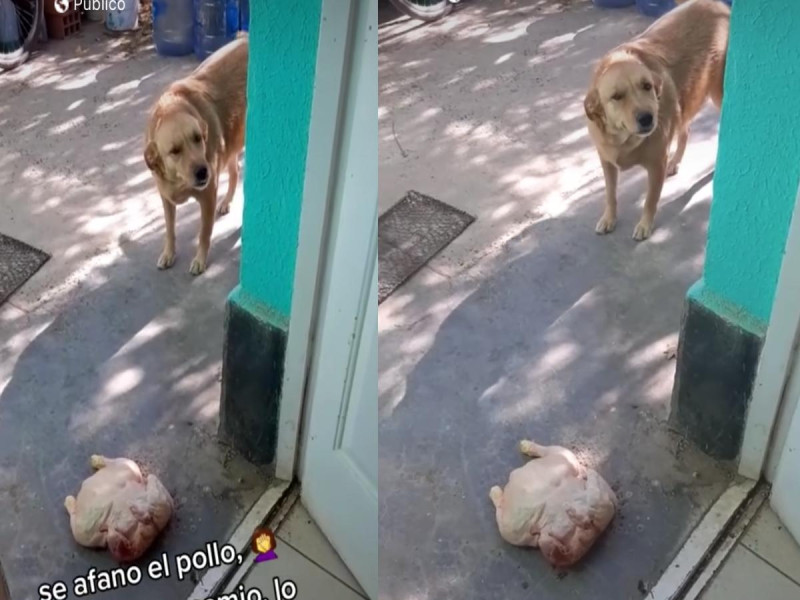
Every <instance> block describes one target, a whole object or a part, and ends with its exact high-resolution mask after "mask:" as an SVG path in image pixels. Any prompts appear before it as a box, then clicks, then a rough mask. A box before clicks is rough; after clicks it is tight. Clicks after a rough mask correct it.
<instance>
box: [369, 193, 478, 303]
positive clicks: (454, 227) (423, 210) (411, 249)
mask: <svg viewBox="0 0 800 600" xmlns="http://www.w3.org/2000/svg"><path fill="white" fill-rule="evenodd" d="M474 220H475V217H473V216H472V215H469V214H467V213H465V212H464V211H461V210H458V209H457V208H453V207H452V206H450V205H449V204H445V203H444V202H440V201H439V200H436V199H434V198H430V197H429V196H425V195H424V194H420V193H419V192H414V191H410V192H408V193H407V194H406V195H405V196H404V197H403V199H402V200H400V202H398V203H397V204H395V205H394V206H393V207H392V208H390V209H389V210H387V211H386V212H385V213H384V214H382V215H381V216H380V218H379V219H378V304H380V303H381V302H383V301H384V300H386V298H388V297H389V296H390V295H391V294H392V292H394V291H395V290H396V289H397V288H398V287H400V286H401V285H402V284H403V283H405V281H406V280H407V279H408V278H409V277H411V276H412V275H413V274H414V273H416V272H417V271H419V270H420V268H422V267H423V266H424V265H425V263H427V262H428V261H429V260H430V259H432V258H433V257H434V256H436V254H438V253H439V252H440V251H441V250H442V249H443V248H444V247H445V246H447V245H448V244H449V243H450V242H452V241H453V240H454V239H456V238H457V237H458V236H459V235H460V234H461V232H463V231H464V230H465V229H466V228H467V227H468V226H469V224H470V223H472V222H473V221H474Z"/></svg>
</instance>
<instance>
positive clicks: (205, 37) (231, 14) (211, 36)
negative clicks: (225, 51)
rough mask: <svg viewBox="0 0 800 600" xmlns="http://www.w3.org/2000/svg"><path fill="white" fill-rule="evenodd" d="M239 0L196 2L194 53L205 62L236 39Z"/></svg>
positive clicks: (205, 0) (200, 0)
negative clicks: (208, 57)
mask: <svg viewBox="0 0 800 600" xmlns="http://www.w3.org/2000/svg"><path fill="white" fill-rule="evenodd" d="M238 31H239V0H194V53H195V54H196V55H197V58H199V59H200V60H203V59H204V58H206V57H207V56H209V55H210V54H213V53H214V52H216V51H217V50H219V49H220V48H222V46H224V45H225V44H227V43H228V42H231V41H233V40H234V39H235V38H236V33H237V32H238Z"/></svg>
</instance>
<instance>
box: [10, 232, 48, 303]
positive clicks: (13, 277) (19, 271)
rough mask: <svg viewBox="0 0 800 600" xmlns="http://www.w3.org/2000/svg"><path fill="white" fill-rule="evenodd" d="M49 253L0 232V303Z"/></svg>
mask: <svg viewBox="0 0 800 600" xmlns="http://www.w3.org/2000/svg"><path fill="white" fill-rule="evenodd" d="M49 258H50V255H49V254H47V253H46V252H42V251H41V250H37V249H36V248H33V247H31V246H29V245H28V244H25V243H23V242H20V241H19V240H15V239H14V238H10V237H8V236H6V235H3V234H2V233H0V304H2V303H3V302H5V301H6V300H8V297H9V296H10V295H11V294H13V293H14V292H15V291H16V290H17V288H19V287H20V286H21V285H22V284H23V283H25V282H26V281H28V279H30V278H31V277H32V276H33V274H34V273H36V271H38V270H39V267H41V266H42V265H43V264H44V263H46V262H47V259H49Z"/></svg>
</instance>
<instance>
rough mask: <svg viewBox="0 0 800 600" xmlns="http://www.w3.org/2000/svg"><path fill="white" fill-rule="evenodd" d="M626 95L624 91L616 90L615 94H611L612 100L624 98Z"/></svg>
mask: <svg viewBox="0 0 800 600" xmlns="http://www.w3.org/2000/svg"><path fill="white" fill-rule="evenodd" d="M624 97H625V94H623V93H622V92H614V95H613V96H611V99H612V100H622V99H623V98H624Z"/></svg>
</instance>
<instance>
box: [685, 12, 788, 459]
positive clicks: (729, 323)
mask: <svg viewBox="0 0 800 600" xmlns="http://www.w3.org/2000/svg"><path fill="white" fill-rule="evenodd" d="M798 22H800V2H797V0H761V1H759V2H750V1H748V0H737V1H736V2H734V8H733V11H732V14H731V33H730V43H729V49H728V55H727V65H726V69H725V93H724V98H723V105H722V117H721V123H720V134H719V151H718V155H717V166H716V171H715V173H714V194H713V201H712V205H711V215H710V221H709V227H708V244H707V248H706V262H705V267H704V270H703V278H702V280H701V281H699V282H698V283H697V284H695V285H694V286H693V287H692V288H691V289H690V290H689V293H688V296H687V305H686V311H685V315H684V322H683V324H682V327H681V344H680V349H679V353H678V365H677V373H676V382H675V389H674V392H673V412H672V420H673V422H674V423H675V424H676V425H678V426H679V427H680V428H681V429H682V430H683V431H684V432H685V433H686V434H687V435H689V436H690V437H691V438H692V439H693V440H694V441H695V442H696V443H698V444H699V445H700V446H701V447H702V448H704V449H705V450H706V451H707V452H709V453H710V454H712V455H714V456H718V457H720V458H734V457H735V456H736V455H737V454H738V452H739V447H740V445H741V435H742V432H743V427H744V421H745V418H746V414H747V405H748V403H749V400H750V394H751V390H752V383H753V380H754V379H755V370H756V366H757V362H758V356H759V353H760V350H761V343H762V340H763V337H764V334H765V332H766V326H767V323H768V322H769V317H770V312H771V310H772V303H773V300H774V296H775V288H776V286H777V281H778V274H779V272H780V267H781V262H782V259H783V251H784V247H785V245H786V237H787V234H788V230H789V222H790V220H791V216H792V212H793V209H794V203H795V196H796V193H797V186H798V180H799V179H800V135H798V134H797V132H798V131H800V111H798V110H797V107H796V104H797V100H796V99H797V98H798V94H800V36H798V35H797V28H796V24H797V23H798Z"/></svg>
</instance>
